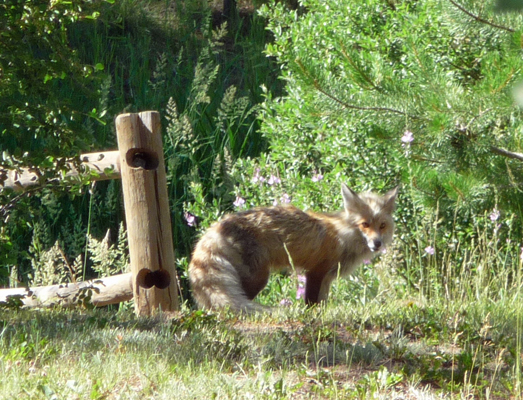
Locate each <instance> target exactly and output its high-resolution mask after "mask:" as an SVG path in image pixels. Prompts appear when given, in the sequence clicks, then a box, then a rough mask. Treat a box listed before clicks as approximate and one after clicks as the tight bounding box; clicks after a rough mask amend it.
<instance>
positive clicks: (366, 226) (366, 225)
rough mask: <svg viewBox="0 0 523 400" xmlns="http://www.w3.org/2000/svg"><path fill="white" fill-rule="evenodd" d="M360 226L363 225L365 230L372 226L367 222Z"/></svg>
mask: <svg viewBox="0 0 523 400" xmlns="http://www.w3.org/2000/svg"><path fill="white" fill-rule="evenodd" d="M360 225H361V227H362V228H365V229H367V228H368V227H369V226H370V224H369V223H368V222H365V221H364V222H362V223H361V224H360Z"/></svg>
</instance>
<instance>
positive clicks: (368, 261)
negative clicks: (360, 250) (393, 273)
mask: <svg viewBox="0 0 523 400" xmlns="http://www.w3.org/2000/svg"><path fill="white" fill-rule="evenodd" d="M370 263H371V261H370V260H369V259H365V260H363V264H365V265H369V264H370Z"/></svg>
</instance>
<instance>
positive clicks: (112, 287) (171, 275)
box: [0, 111, 179, 315]
mask: <svg viewBox="0 0 523 400" xmlns="http://www.w3.org/2000/svg"><path fill="white" fill-rule="evenodd" d="M115 123H116V133H117V137H118V150H117V151H108V152H100V153H90V154H84V155H81V156H80V161H81V165H82V166H83V167H85V168H86V169H90V170H92V171H95V172H96V176H97V177H96V179H95V180H106V179H118V178H121V179H122V188H123V198H124V208H125V220H126V225H127V237H128V241H129V256H130V264H131V272H130V273H126V274H120V275H114V276H111V277H104V278H100V279H94V280H90V281H85V282H78V283H64V284H61V285H53V286H45V287H26V288H10V289H0V301H7V299H8V298H9V296H16V297H17V298H20V299H21V300H22V302H23V303H24V306H27V307H31V306H47V305H54V304H61V305H64V306H69V305H72V304H75V303H78V302H80V301H82V299H85V293H89V294H90V296H89V301H90V302H91V303H92V304H93V305H95V306H104V305H108V304H115V303H119V302H121V301H126V300H130V299H132V298H134V304H135V312H136V314H137V315H152V314H154V313H156V312H158V311H160V310H162V311H175V310H178V309H179V301H178V294H179V288H178V280H177V277H176V268H175V257H174V246H173V238H172V229H171V220H170V213H169V201H168V195H167V179H166V176H165V163H164V157H163V145H162V135H161V123H160V114H159V113H158V112H156V111H145V112H141V113H133V114H121V115H119V116H118V117H117V118H116V121H115ZM69 167H70V170H69V172H68V173H67V174H66V177H67V176H74V175H78V174H80V173H81V172H79V171H78V170H76V169H75V167H74V165H72V164H71V165H70V166H69ZM39 183H41V182H39V177H38V175H37V174H36V173H34V172H31V171H29V170H25V171H23V172H21V173H19V172H17V171H9V172H8V177H7V180H5V181H4V183H3V189H2V187H1V186H0V189H1V190H4V189H6V188H10V189H13V190H20V189H23V188H25V187H27V186H32V185H36V184H39Z"/></svg>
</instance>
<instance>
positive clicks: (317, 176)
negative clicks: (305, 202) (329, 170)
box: [311, 172, 323, 182]
mask: <svg viewBox="0 0 523 400" xmlns="http://www.w3.org/2000/svg"><path fill="white" fill-rule="evenodd" d="M322 179H323V175H322V174H318V173H316V172H314V175H312V178H311V180H312V181H313V182H319V181H321V180H322Z"/></svg>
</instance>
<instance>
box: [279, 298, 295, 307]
mask: <svg viewBox="0 0 523 400" xmlns="http://www.w3.org/2000/svg"><path fill="white" fill-rule="evenodd" d="M291 305H292V301H291V300H289V299H283V300H282V301H280V306H283V307H289V306H291Z"/></svg>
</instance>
